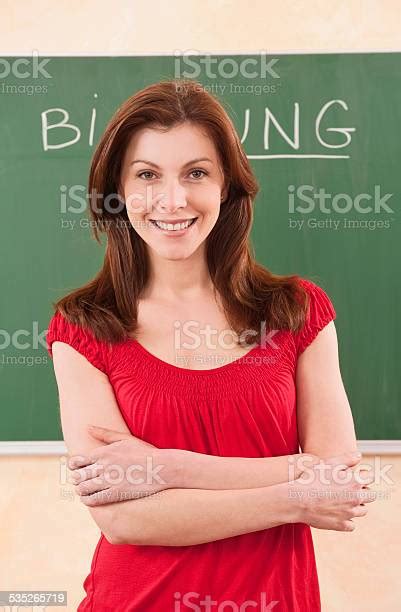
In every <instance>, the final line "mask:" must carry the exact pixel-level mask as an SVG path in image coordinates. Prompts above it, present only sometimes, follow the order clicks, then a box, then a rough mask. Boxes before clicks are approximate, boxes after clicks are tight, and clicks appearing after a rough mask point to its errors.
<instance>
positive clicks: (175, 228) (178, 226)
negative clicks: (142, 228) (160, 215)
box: [150, 217, 198, 232]
mask: <svg viewBox="0 0 401 612" xmlns="http://www.w3.org/2000/svg"><path fill="white" fill-rule="evenodd" d="M197 219H198V217H194V218H193V219H188V221H183V222H181V223H164V221H156V220H155V219H150V222H151V223H152V224H153V225H154V226H155V227H157V228H158V229H160V230H163V231H170V232H179V231H183V230H186V229H188V228H189V227H191V225H193V224H194V223H195V222H196V221H197Z"/></svg>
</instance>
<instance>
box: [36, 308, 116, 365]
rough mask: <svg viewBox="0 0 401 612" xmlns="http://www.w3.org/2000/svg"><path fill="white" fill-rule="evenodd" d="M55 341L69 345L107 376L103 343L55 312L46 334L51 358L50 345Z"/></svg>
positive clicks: (88, 331) (89, 332)
mask: <svg viewBox="0 0 401 612" xmlns="http://www.w3.org/2000/svg"><path fill="white" fill-rule="evenodd" d="M56 340H58V341H60V342H65V343H66V344H69V345H70V346H72V347H73V348H74V349H75V350H77V351H78V352H79V353H81V355H83V356H84V357H85V358H86V359H87V360H88V361H89V362H90V363H91V364H92V365H94V366H95V368H97V369H98V370H101V371H102V372H104V373H105V374H107V355H106V350H105V346H104V343H103V342H100V341H99V340H97V339H96V338H95V336H94V335H93V333H92V332H91V331H90V330H88V329H84V328H83V327H81V326H80V325H76V324H74V323H70V322H69V321H67V319H66V318H65V317H64V316H63V315H62V314H61V313H60V312H56V313H55V314H54V315H53V317H52V318H51V319H50V322H49V326H48V329H47V334H46V345H47V351H48V353H49V355H50V357H52V358H53V354H52V344H53V342H55V341H56Z"/></svg>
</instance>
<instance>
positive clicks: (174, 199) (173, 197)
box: [154, 180, 187, 213]
mask: <svg viewBox="0 0 401 612" xmlns="http://www.w3.org/2000/svg"><path fill="white" fill-rule="evenodd" d="M186 205H187V199H186V193H185V189H184V188H183V187H182V185H180V183H179V182H178V181H176V180H171V181H167V182H166V183H164V185H163V187H162V189H161V191H160V192H159V193H158V194H157V196H156V204H155V206H154V208H155V209H156V210H158V211H159V212H162V213H174V212H175V211H176V210H178V209H179V208H185V206H186Z"/></svg>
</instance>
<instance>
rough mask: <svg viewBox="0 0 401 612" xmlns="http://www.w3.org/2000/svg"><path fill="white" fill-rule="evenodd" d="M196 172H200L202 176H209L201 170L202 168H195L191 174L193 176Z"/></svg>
mask: <svg viewBox="0 0 401 612" xmlns="http://www.w3.org/2000/svg"><path fill="white" fill-rule="evenodd" d="M194 172H200V173H201V174H202V176H207V174H208V173H207V172H206V171H205V170H201V169H200V168H195V169H194V170H191V172H190V174H193V173H194ZM202 176H198V177H194V178H197V179H198V178H202Z"/></svg>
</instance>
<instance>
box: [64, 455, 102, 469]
mask: <svg viewBox="0 0 401 612" xmlns="http://www.w3.org/2000/svg"><path fill="white" fill-rule="evenodd" d="M96 461H97V457H96V456H95V455H94V454H92V455H90V456H88V455H87V456H85V455H74V456H73V457H70V458H69V460H68V463H67V465H68V467H69V468H70V470H76V469H77V468H81V467H85V466H87V465H91V464H92V463H95V462H96Z"/></svg>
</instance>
